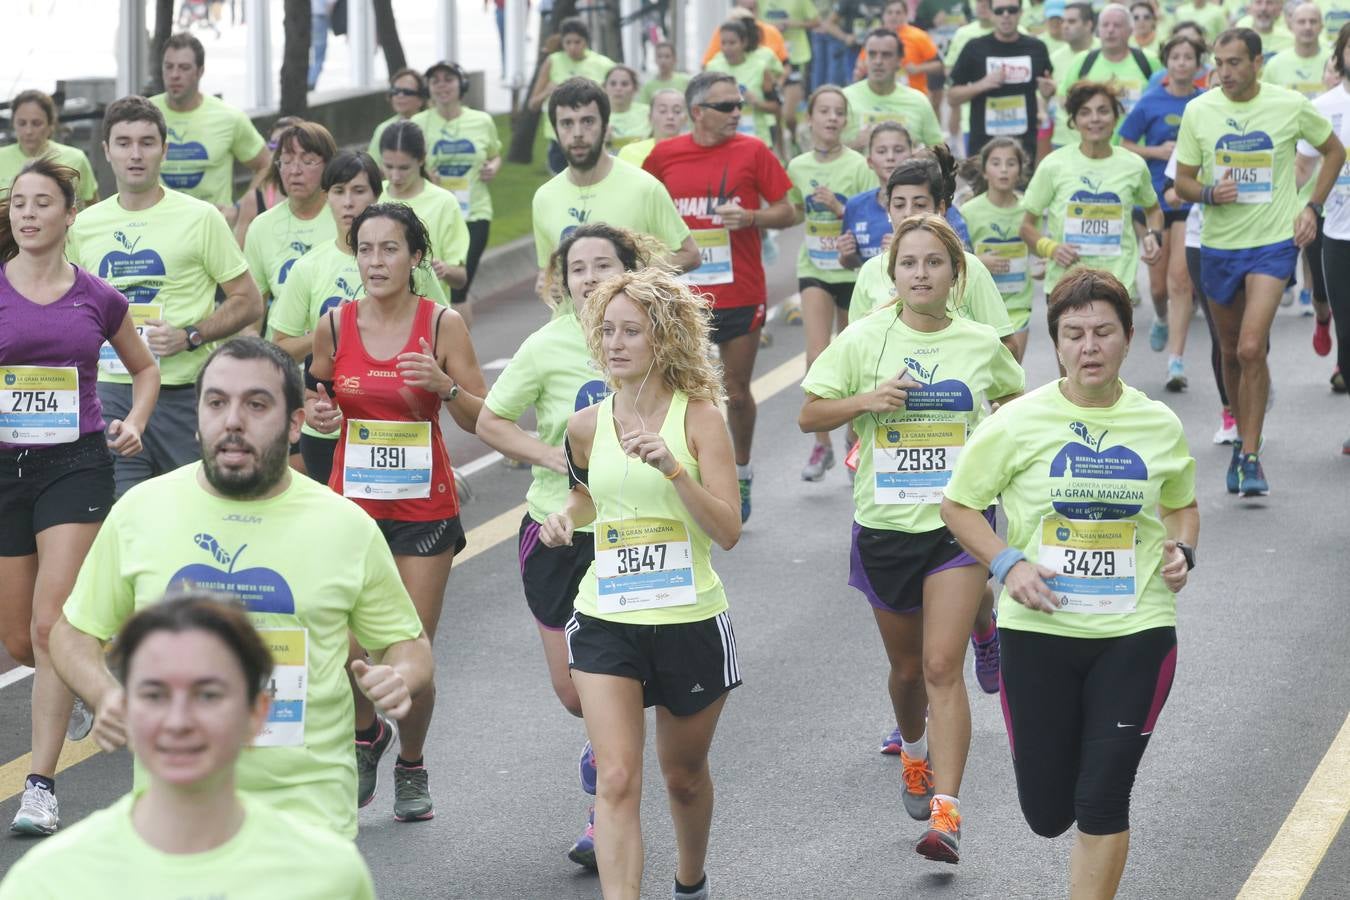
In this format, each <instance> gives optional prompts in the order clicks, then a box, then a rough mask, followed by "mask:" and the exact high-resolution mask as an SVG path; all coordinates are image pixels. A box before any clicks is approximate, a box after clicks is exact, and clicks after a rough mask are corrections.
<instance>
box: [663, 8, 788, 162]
mask: <svg viewBox="0 0 1350 900" xmlns="http://www.w3.org/2000/svg"><path fill="white" fill-rule="evenodd" d="M718 33H719V34H720V35H721V36H722V49H721V51H720V52H719V53H718V54H717V55H716V56H714V57H713V58H712V60H711V61H710V62H709V63H708V64H707V66H705V67H704V71H707V72H725V73H727V74H728V75H731V76H732V77H733V78H735V79H736V82H737V84H738V85H739V86H740V89H741V98H742V99H743V100H744V101H745V105H746V106H748V107H749V108H750V113H751V114H750V115H749V116H742V117H741V123H740V132H741V134H748V135H753V136H754V137H757V138H759V139H760V140H761V141H763V142H764V143H766V144H768V145H769V146H770V147H772V146H774V142H773V129H774V127H775V126H776V124H777V122H778V113H779V110H780V107H781V106H782V104H781V103H780V102H779V99H778V80H779V79H780V78H781V77H782V75H783V68H782V66H781V65H780V64H779V62H778V58H777V57H775V56H774V55H773V54H772V53H770V52H769V51H768V50H767V49H765V48H763V47H761V46H759V45H758V44H757V43H756V41H757V40H758V39H759V35H758V33H757V32H756V31H755V29H753V28H751V27H750V23H749V20H748V19H745V18H738V19H728V20H727V21H725V22H723V23H722V24H721V25H720V26H718ZM685 90H686V93H687V91H688V88H687V87H686V88H685Z"/></svg>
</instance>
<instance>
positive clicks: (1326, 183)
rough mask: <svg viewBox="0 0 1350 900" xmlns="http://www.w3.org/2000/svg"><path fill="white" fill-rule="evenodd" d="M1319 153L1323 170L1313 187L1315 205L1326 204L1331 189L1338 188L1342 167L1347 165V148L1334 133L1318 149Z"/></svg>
mask: <svg viewBox="0 0 1350 900" xmlns="http://www.w3.org/2000/svg"><path fill="white" fill-rule="evenodd" d="M1317 152H1318V153H1320V154H1322V170H1321V171H1320V172H1318V173H1317V184H1316V185H1314V186H1313V192H1312V198H1311V199H1312V201H1313V202H1314V203H1325V202H1327V197H1329V196H1331V189H1332V188H1334V187H1335V186H1336V179H1337V178H1338V177H1340V174H1341V166H1343V165H1345V147H1343V146H1342V145H1341V139H1340V138H1338V137H1336V132H1334V131H1333V132H1332V133H1331V135H1330V136H1329V137H1328V138H1327V139H1326V140H1325V141H1323V142H1322V144H1321V145H1320V146H1319V147H1318V148H1317Z"/></svg>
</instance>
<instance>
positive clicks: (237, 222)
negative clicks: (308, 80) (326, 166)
mask: <svg viewBox="0 0 1350 900" xmlns="http://www.w3.org/2000/svg"><path fill="white" fill-rule="evenodd" d="M303 121H305V120H304V119H302V118H300V117H299V116H282V117H281V118H279V119H277V120H276V121H275V122H273V123H272V130H271V131H270V132H269V133H268V137H267V150H268V152H269V153H271V154H273V156H275V154H276V152H277V148H278V147H280V146H281V135H282V132H284V131H285V130H286V129H287V128H290V127H291V126H292V125H298V124H300V123H301V122H303ZM283 197H284V195H283V194H282V193H281V172H280V171H279V170H278V169H277V166H276V160H275V159H273V161H272V162H271V163H270V164H269V165H268V166H267V174H266V175H264V176H263V179H262V181H260V182H258V186H257V187H255V188H254V189H253V190H251V191H249V192H248V193H246V194H244V196H242V197H240V198H239V199H238V200H236V201H235V203H234V208H235V213H234V224H233V231H234V239H235V241H236V242H237V243H238V244H239V246H240V247H241V248H242V247H243V246H244V241H245V240H247V238H248V229H249V226H250V225H252V224H253V220H254V219H256V218H258V215H259V214H260V213H263V212H266V211H267V210H269V209H271V208H272V207H274V206H276V205H277V203H278V202H279V201H280V200H281V199H282V198H283Z"/></svg>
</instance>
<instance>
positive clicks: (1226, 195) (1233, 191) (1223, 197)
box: [1211, 169, 1238, 206]
mask: <svg viewBox="0 0 1350 900" xmlns="http://www.w3.org/2000/svg"><path fill="white" fill-rule="evenodd" d="M1237 198H1238V186H1237V182H1236V181H1234V180H1233V172H1232V170H1231V169H1230V170H1229V171H1227V172H1224V173H1223V178H1221V179H1219V181H1218V182H1217V183H1216V184H1215V185H1214V194H1213V196H1212V197H1211V199H1212V200H1213V201H1214V205H1215V206H1222V205H1223V204H1225V203H1236V202H1237Z"/></svg>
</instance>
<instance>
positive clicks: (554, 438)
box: [478, 223, 665, 869]
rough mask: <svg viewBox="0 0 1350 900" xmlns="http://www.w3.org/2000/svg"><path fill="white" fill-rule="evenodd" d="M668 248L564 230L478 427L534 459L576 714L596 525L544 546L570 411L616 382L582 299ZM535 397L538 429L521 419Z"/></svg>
mask: <svg viewBox="0 0 1350 900" xmlns="http://www.w3.org/2000/svg"><path fill="white" fill-rule="evenodd" d="M663 255H665V248H664V247H662V246H661V244H660V242H658V241H656V240H655V239H653V238H652V237H650V236H649V235H641V234H637V233H635V232H631V231H628V230H626V229H622V228H614V227H612V226H610V225H604V224H600V223H597V224H592V225H582V226H580V227H579V228H577V229H576V230H575V231H573V232H572V233H571V234H569V235H568V236H567V237H565V238H563V241H562V243H561V244H560V245H559V246H558V249H557V250H555V251H554V253H553V256H552V258H551V259H550V260H549V267H548V274H547V278H546V284H547V286H548V292H547V296H548V300H549V302H550V305H551V306H552V309H553V316H552V319H551V320H550V321H549V323H548V324H547V325H545V326H544V327H542V328H540V329H539V330H538V331H536V332H534V334H532V335H530V336H529V337H527V338H526V339H525V340H524V341H523V342H522V343H521V345H520V348H519V349H518V350H516V352H515V355H514V356H512V358H511V362H510V363H508V364H507V366H506V368H505V369H503V370H502V373H501V374H500V375H499V376H497V380H496V381H495V382H493V385H492V390H491V392H490V393H489V394H488V396H487V399H485V400H484V401H483V411H482V412H481V413H479V414H478V436H479V437H480V438H482V440H483V443H485V444H487V445H488V446H489V447H492V448H493V449H494V450H497V451H499V452H501V453H502V454H504V455H505V456H507V457H509V458H511V459H519V460H523V461H525V462H528V463H530V465H531V467H532V470H533V478H534V480H533V482H532V483H531V485H530V489H529V492H528V493H527V494H526V495H525V499H526V502H527V503H528V504H529V510H528V512H526V514H525V517H524V518H523V519H522V520H521V523H520V539H519V542H518V544H519V551H520V578H521V582H522V583H523V585H524V588H525V601H526V603H527V604H528V606H529V608H530V614H531V615H533V616H534V620H535V625H536V626H537V627H538V629H539V638H540V640H541V641H542V642H543V645H544V659H545V661H546V662H547V663H548V673H549V680H550V681H551V682H552V683H553V692H554V693H555V694H556V695H557V696H558V700H559V701H560V702H561V703H562V705H563V708H564V709H566V710H567V711H568V712H570V713H571V714H572V715H574V716H580V715H581V701H580V700H579V699H578V698H577V691H576V687H575V686H574V685H573V683H572V676H571V673H570V672H569V671H568V668H567V645H566V642H565V640H564V638H563V627H564V626H565V625H566V624H567V620H568V619H569V618H570V617H571V615H572V600H573V598H575V597H576V595H577V586H578V585H579V584H580V582H581V578H582V576H584V575H585V574H586V571H587V569H589V568H590V565H591V561H592V560H593V559H594V558H595V548H594V537H593V535H592V529H591V528H590V527H589V526H587V527H581V528H577V529H576V530H575V532H574V533H573V535H572V543H571V544H570V545H567V546H562V547H545V546H542V545H541V544H540V543H539V529H540V527H541V526H542V524H543V523H544V521H545V520H546V519H547V518H548V515H549V512H550V511H552V510H555V509H560V508H561V507H562V505H563V504H564V503H565V501H566V497H567V490H568V487H567V458H566V455H565V454H564V453H563V437H564V436H565V433H566V431H567V420H568V417H570V416H571V415H572V413H573V412H576V411H577V410H579V409H584V408H585V407H587V406H590V405H591V404H592V403H596V402H598V401H599V400H600V399H601V398H602V397H603V396H605V395H606V394H608V393H609V390H610V388H609V386H608V385H607V384H605V382H604V381H603V380H601V379H599V378H597V377H596V376H597V375H598V374H599V372H598V369H597V366H596V363H595V362H594V361H593V360H592V359H591V356H590V351H589V350H588V349H587V348H586V335H585V334H584V333H583V332H582V330H581V324H580V323H579V321H578V320H577V308H576V303H577V301H578V300H584V299H585V297H586V296H588V295H589V294H590V292H591V291H593V290H594V289H595V287H596V285H598V284H599V283H600V282H601V281H603V280H604V279H605V278H607V277H609V276H611V275H615V274H618V273H620V272H632V271H636V270H639V269H645V268H647V267H648V266H650V265H653V264H655V263H656V262H657V261H658V260H659V259H660V258H661V257H662V256H663ZM574 292H575V297H574V296H573V294H574ZM531 406H533V407H534V409H535V428H536V431H537V433H538V436H537V437H535V436H533V435H531V434H529V433H527V432H526V431H524V430H523V429H522V428H521V427H520V426H519V425H518V424H516V423H517V422H518V420H519V419H520V417H521V416H522V415H524V414H525V412H526V411H527V410H528V409H529V408H530V407H531ZM580 774H581V788H582V790H583V791H585V792H586V793H588V794H592V795H593V794H594V793H595V754H594V753H593V752H592V751H591V745H590V742H589V741H588V742H587V743H586V745H585V746H584V747H583V748H582V750H581V763H580ZM594 823H595V807H594V806H592V807H591V809H590V810H589V811H588V813H587V822H586V828H585V830H584V831H583V832H582V835H581V837H579V838H577V840H576V843H575V844H573V846H572V849H571V850H570V851H568V854H567V855H568V858H569V859H571V860H572V861H573V862H575V863H577V864H578V865H582V866H585V867H587V868H590V869H594V868H595V824H594Z"/></svg>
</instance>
